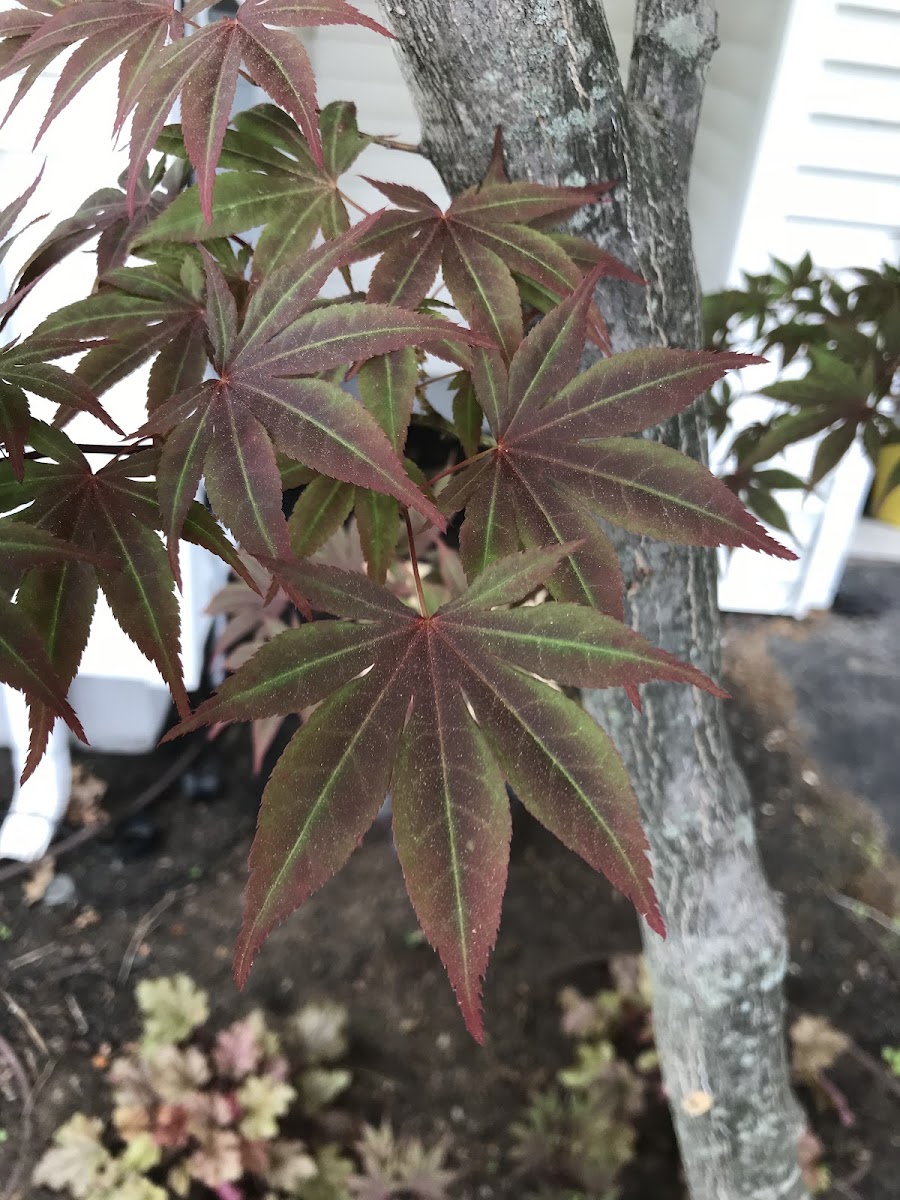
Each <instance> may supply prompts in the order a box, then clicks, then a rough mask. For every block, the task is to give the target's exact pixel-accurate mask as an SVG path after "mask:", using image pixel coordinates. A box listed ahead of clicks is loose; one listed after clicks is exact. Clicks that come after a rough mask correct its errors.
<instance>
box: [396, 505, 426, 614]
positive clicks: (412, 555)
mask: <svg viewBox="0 0 900 1200" xmlns="http://www.w3.org/2000/svg"><path fill="white" fill-rule="evenodd" d="M403 520H404V521H405V522H406V540H407V541H408V542H409V561H410V562H411V563H412V569H413V578H414V579H415V581H416V594H417V595H418V597H419V609H420V611H421V613H422V616H423V617H430V616H431V613H430V612H429V611H428V605H427V604H426V603H425V592H424V591H423V589H422V576H421V575H420V574H419V556H418V555H417V554H416V539H415V537H414V536H413V527H412V521H410V519H409V509H408V508H404V509H403Z"/></svg>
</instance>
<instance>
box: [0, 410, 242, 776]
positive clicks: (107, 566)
mask: <svg viewBox="0 0 900 1200" xmlns="http://www.w3.org/2000/svg"><path fill="white" fill-rule="evenodd" d="M29 441H30V442H31V444H32V445H33V446H34V447H35V448H36V450H37V451H38V452H39V453H40V454H42V455H43V456H45V457H47V458H49V459H51V460H52V461H50V462H38V461H34V460H29V461H28V462H27V463H26V464H25V473H24V477H23V481H22V483H21V484H19V483H16V482H14V481H12V480H10V482H9V483H8V485H4V481H3V475H2V473H0V509H6V510H9V509H13V508H20V507H21V506H23V505H26V504H27V505H28V507H27V508H23V509H22V511H21V512H19V513H17V514H16V521H17V522H22V523H23V525H25V526H28V527H30V528H35V529H36V530H37V531H39V532H36V533H35V534H34V536H35V537H39V536H40V533H41V532H42V533H46V534H50V535H52V536H53V537H55V538H58V539H60V540H62V541H63V542H65V543H67V544H68V545H69V546H71V547H74V548H75V551H76V552H75V553H73V554H72V555H71V556H70V557H69V558H67V560H66V561H60V562H56V563H53V562H49V561H48V562H46V564H45V565H34V566H32V567H31V569H30V570H28V571H27V572H26V574H25V575H24V576H23V577H22V579H21V582H20V586H19V593H18V599H17V605H16V607H17V608H18V606H19V605H21V606H22V609H23V611H26V612H27V613H28V614H29V616H30V618H31V622H32V623H33V625H34V628H35V630H36V632H37V635H38V641H39V643H40V642H42V643H43V647H44V648H45V649H43V654H44V659H43V661H44V662H46V660H47V658H48V657H49V662H50V664H51V670H50V674H49V678H50V679H53V678H58V679H59V680H60V681H61V685H62V689H63V695H64V694H65V689H66V688H68V686H69V684H70V683H71V681H72V680H73V679H74V677H75V673H76V672H77V670H78V665H79V663H80V661H81V656H82V654H83V653H84V648H85V645H86V644H87V638H88V634H89V632H90V627H91V621H92V618H93V613H94V606H95V604H96V599H97V592H98V586H99V588H101V589H102V591H103V593H104V595H105V597H106V599H107V601H108V603H109V606H110V608H111V609H112V612H113V615H114V616H115V618H116V620H117V621H118V623H119V624H120V625H121V627H122V629H123V630H124V631H125V633H127V634H128V636H129V637H130V638H131V639H132V640H133V641H134V642H135V643H136V644H137V645H138V647H139V648H140V649H141V651H142V652H143V653H144V654H145V655H146V656H147V657H148V658H149V659H150V660H151V661H152V662H154V663H155V664H156V666H157V667H158V668H159V670H160V673H161V674H162V676H163V678H164V679H165V680H166V682H167V683H168V685H169V687H170V688H171V690H172V695H173V697H174V698H175V702H176V705H177V706H178V707H179V708H180V709H181V710H182V711H184V712H187V711H188V710H189V706H188V701H187V694H186V692H185V689H184V683H183V680H182V673H181V663H180V660H179V653H178V646H179V628H180V619H179V613H178V605H177V603H176V600H175V596H174V580H173V575H172V572H171V569H170V567H169V564H168V562H167V560H166V552H165V548H164V546H163V544H162V542H161V541H160V538H159V537H158V535H157V532H156V530H157V529H158V528H159V527H160V525H161V515H160V508H159V504H158V502H157V499H156V484H155V482H153V480H152V479H149V478H147V477H148V476H151V475H152V474H153V472H154V471H155V470H156V466H157V463H158V459H159V454H158V452H157V451H152V450H148V451H142V452H140V453H138V454H131V455H128V456H127V457H126V458H124V459H122V460H115V459H114V460H112V461H111V462H109V463H108V464H107V465H106V466H105V467H103V468H101V469H100V470H98V471H96V472H94V471H92V469H91V467H90V465H89V464H88V461H87V459H86V458H85V457H84V455H83V454H82V453H81V451H80V450H79V449H78V447H77V446H75V445H74V443H72V442H71V441H70V440H69V438H67V437H66V435H65V434H64V433H62V432H61V431H59V430H55V429H52V428H51V427H50V426H48V425H45V424H44V423H43V422H41V421H37V420H32V423H31V428H30V431H29ZM183 532H184V536H185V537H186V538H188V539H189V540H191V541H193V542H196V543H197V544H198V545H202V546H204V547H205V548H207V549H209V550H211V551H212V552H213V553H215V554H218V555H219V557H221V558H223V559H224V560H225V561H227V562H229V564H230V565H232V566H233V567H234V568H235V569H237V570H242V569H243V568H242V564H241V563H240V559H239V558H238V557H237V554H236V552H235V550H234V548H233V547H232V546H230V545H229V543H228V540H227V538H226V537H225V535H224V533H223V532H222V531H221V530H220V529H219V528H218V526H217V524H216V522H215V521H214V519H213V518H212V516H211V515H210V514H209V513H208V512H207V511H206V510H205V509H204V508H203V507H202V505H200V504H197V503H196V502H193V505H192V507H191V508H190V509H189V510H188V514H187V519H186V521H185V525H184V529H183ZM49 553H50V552H49V550H48V554H49ZM98 555H99V556H98ZM51 556H52V555H51ZM62 557H63V556H62V555H60V558H62ZM82 560H83V561H82ZM33 653H34V651H33ZM14 686H20V685H19V684H14ZM23 690H25V691H26V693H27V694H28V695H30V696H33V697H35V701H34V702H33V703H32V705H31V711H30V718H31V727H32V742H31V749H30V751H29V757H28V762H27V764H26V776H27V774H30V772H31V771H32V770H33V769H34V767H35V766H36V764H37V762H38V761H39V760H40V757H41V755H42V753H43V751H44V749H45V747H46V742H47V738H48V736H49V733H50V729H51V728H52V725H53V716H54V713H55V712H57V711H58V709H59V706H58V705H56V707H54V705H53V704H52V703H48V702H47V700H46V699H41V700H38V699H37V697H39V696H40V693H38V692H37V691H35V690H34V688H33V686H32V687H31V690H29V687H25V688H23ZM66 711H67V712H70V710H68V709H67V710H66ZM70 724H71V719H70ZM75 727H76V728H77V723H76V726H75ZM79 736H81V735H79Z"/></svg>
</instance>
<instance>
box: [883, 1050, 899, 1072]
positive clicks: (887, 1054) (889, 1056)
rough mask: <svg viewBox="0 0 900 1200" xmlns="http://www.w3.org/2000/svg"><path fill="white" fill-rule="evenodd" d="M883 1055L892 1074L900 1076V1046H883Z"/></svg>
mask: <svg viewBox="0 0 900 1200" xmlns="http://www.w3.org/2000/svg"><path fill="white" fill-rule="evenodd" d="M881 1057H882V1058H883V1059H884V1061H885V1062H886V1063H887V1065H888V1069H889V1070H890V1072H891V1074H892V1075H896V1076H897V1077H898V1078H900V1046H882V1048H881Z"/></svg>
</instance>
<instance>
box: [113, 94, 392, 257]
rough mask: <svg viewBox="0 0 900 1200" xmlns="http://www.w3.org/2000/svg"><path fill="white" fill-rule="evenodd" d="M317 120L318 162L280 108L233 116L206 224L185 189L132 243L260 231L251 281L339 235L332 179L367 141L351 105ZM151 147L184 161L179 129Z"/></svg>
mask: <svg viewBox="0 0 900 1200" xmlns="http://www.w3.org/2000/svg"><path fill="white" fill-rule="evenodd" d="M319 122H320V126H321V131H322V163H321V165H320V164H317V163H316V162H315V160H314V159H313V157H312V154H311V153H310V150H309V146H308V145H307V142H306V139H305V138H304V136H303V134H302V133H301V131H300V129H299V128H298V126H297V124H296V123H295V122H294V121H293V120H292V119H291V117H290V116H289V115H288V114H287V113H285V112H282V111H281V109H279V108H276V107H275V106H274V105H272V104H260V105H258V106H257V107H256V108H251V109H247V110H246V111H244V112H240V113H238V114H237V115H236V116H234V117H233V118H232V120H231V128H229V129H228V130H227V131H226V133H225V139H224V142H223V147H222V152H221V154H220V156H219V167H220V173H219V174H218V175H217V176H216V180H215V187H214V192H213V209H212V217H211V219H210V220H209V222H208V221H207V218H206V215H205V214H204V213H203V211H202V209H201V205H200V189H199V187H191V188H188V189H186V190H185V191H184V192H182V193H181V195H180V196H179V197H178V199H177V200H176V201H175V202H174V203H173V204H172V205H171V207H170V208H168V209H167V211H166V212H165V213H163V214H162V215H161V216H160V217H158V218H157V219H156V220H155V221H154V222H152V224H150V225H149V226H148V227H147V228H146V229H144V230H143V231H142V232H141V233H140V234H139V236H137V237H136V238H135V239H134V244H135V245H136V246H138V247H141V246H144V247H145V246H147V245H152V244H156V243H160V242H173V241H175V242H201V241H207V240H208V239H209V238H214V237H226V236H228V237H230V236H232V235H233V234H238V233H243V232H245V231H247V230H250V229H257V228H258V227H259V226H263V227H264V228H263V231H262V233H261V234H260V237H259V240H258V242H257V243H256V246H255V248H254V253H253V271H254V275H255V276H259V275H263V274H265V273H266V272H268V271H271V270H273V269H274V268H275V267H276V266H279V265H280V264H281V263H282V262H283V261H286V259H287V258H288V257H289V256H296V255H297V254H301V253H302V252H303V251H304V250H306V249H308V247H309V246H310V244H311V243H312V240H313V238H314V237H315V235H316V234H317V233H318V232H319V230H321V231H322V233H323V234H324V236H325V237H326V238H335V237H337V236H338V235H339V234H341V233H344V232H346V230H347V229H349V227H350V218H349V215H348V213H347V208H346V205H345V203H344V201H343V199H342V197H341V193H340V188H339V185H338V180H339V178H340V176H341V175H342V174H343V173H344V172H345V171H347V170H349V168H350V166H351V165H352V163H353V162H354V161H355V159H356V158H357V157H358V155H359V154H361V153H362V151H363V150H364V149H365V148H366V146H367V145H369V142H370V140H371V139H369V138H367V137H364V136H362V135H361V134H360V133H359V130H358V129H357V125H356V106H355V105H353V104H349V103H347V102H346V101H342V100H338V101H335V102H334V103H333V104H329V105H328V106H327V107H326V108H324V109H323V110H322V112H321V115H320V118H319ZM158 145H159V149H161V150H163V151H164V152H165V153H166V154H176V155H180V156H183V157H187V150H186V149H185V146H184V140H183V137H182V131H181V127H180V126H177V125H175V126H168V127H167V128H166V129H165V130H163V134H162V137H161V138H160V141H159V144H158ZM223 168H228V169H227V170H225V169H223Z"/></svg>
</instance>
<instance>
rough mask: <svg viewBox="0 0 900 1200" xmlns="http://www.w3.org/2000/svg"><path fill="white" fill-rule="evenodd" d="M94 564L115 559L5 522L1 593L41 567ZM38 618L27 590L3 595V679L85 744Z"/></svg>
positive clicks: (0, 533)
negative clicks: (14, 599)
mask: <svg viewBox="0 0 900 1200" xmlns="http://www.w3.org/2000/svg"><path fill="white" fill-rule="evenodd" d="M16 492H18V486H17V485H16ZM88 564H93V565H94V566H102V567H105V568H107V569H109V568H110V567H111V566H112V561H111V560H110V559H109V558H108V557H107V556H105V555H99V554H95V553H93V552H92V551H91V550H90V549H85V548H84V547H80V546H72V545H70V544H69V543H67V542H65V541H63V540H62V539H60V538H57V537H54V536H53V535H52V534H50V533H48V532H46V530H43V529H37V528H34V527H33V526H31V525H28V524H26V523H25V522H24V521H20V520H16V519H12V518H7V519H5V520H2V521H0V589H2V590H3V591H5V592H7V593H9V594H11V593H12V592H13V591H15V590H16V588H18V587H19V584H20V583H21V579H22V575H23V572H27V571H29V570H32V569H36V570H39V569H41V568H43V569H51V570H52V569H62V570H66V569H70V568H76V569H77V568H78V567H86V566H87V565H88ZM34 617H35V614H34V612H33V610H32V609H31V607H30V605H29V597H28V593H27V592H26V591H20V594H19V597H18V602H17V603H15V604H14V603H12V601H10V600H9V599H8V598H7V596H6V595H3V594H2V593H0V679H2V680H3V682H4V683H6V684H9V685H10V686H11V687H14V688H16V689H17V690H19V691H21V692H23V693H24V695H25V697H26V699H27V700H28V701H29V705H30V713H31V716H32V718H33V719H35V718H36V714H38V713H43V714H46V718H47V720H48V722H49V724H51V725H52V723H53V720H54V719H55V718H56V717H62V718H63V720H65V722H66V724H67V725H68V726H69V728H70V729H71V730H72V732H73V733H74V734H75V735H76V737H79V738H81V740H82V741H85V740H86V739H85V736H84V730H83V729H82V728H81V725H80V723H79V721H78V718H77V717H76V716H75V713H74V712H73V710H72V708H71V706H70V705H69V703H68V701H67V700H66V691H67V689H68V683H69V680H65V681H64V680H63V679H62V678H61V677H60V675H59V673H58V672H57V670H56V669H55V663H54V662H52V661H51V658H50V656H49V655H48V652H47V649H46V647H45V645H44V642H43V640H42V638H41V633H40V632H39V628H38V626H37V625H36V624H35V620H34ZM35 749H36V746H35V745H34V743H33V746H32V754H30V755H29V760H28V762H26V765H25V769H24V771H23V773H22V782H24V781H25V780H26V779H27V778H28V776H29V775H30V774H31V772H32V771H33V769H34V766H35V765H36V760H33V752H34V750H35ZM39 756H40V755H39V754H38V757H39Z"/></svg>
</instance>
